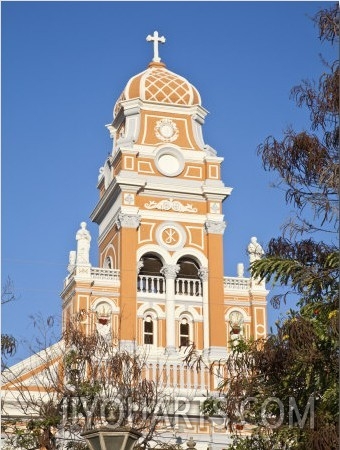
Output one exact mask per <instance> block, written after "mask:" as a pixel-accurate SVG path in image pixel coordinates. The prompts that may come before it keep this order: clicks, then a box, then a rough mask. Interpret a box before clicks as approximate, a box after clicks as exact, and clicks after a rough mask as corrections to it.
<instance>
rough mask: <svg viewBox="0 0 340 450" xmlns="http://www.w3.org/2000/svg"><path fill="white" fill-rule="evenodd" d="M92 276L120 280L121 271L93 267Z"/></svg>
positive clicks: (100, 278) (99, 278)
mask: <svg viewBox="0 0 340 450" xmlns="http://www.w3.org/2000/svg"><path fill="white" fill-rule="evenodd" d="M91 278H92V279H94V280H113V281H119V278H120V271H119V270H118V269H103V268H102V267H91Z"/></svg>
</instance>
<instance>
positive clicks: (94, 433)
mask: <svg viewBox="0 0 340 450" xmlns="http://www.w3.org/2000/svg"><path fill="white" fill-rule="evenodd" d="M81 435H82V436H83V437H84V438H85V439H86V441H87V443H88V445H89V446H90V449H91V450H131V449H132V448H133V447H134V445H135V443H136V442H137V440H138V439H139V438H140V437H141V436H142V434H141V433H140V432H139V431H137V430H134V429H133V428H129V427H118V428H113V427H110V426H107V427H102V428H98V429H96V430H89V431H85V432H84V433H82V434H81Z"/></svg>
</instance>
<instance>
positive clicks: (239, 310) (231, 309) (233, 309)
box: [224, 306, 251, 323]
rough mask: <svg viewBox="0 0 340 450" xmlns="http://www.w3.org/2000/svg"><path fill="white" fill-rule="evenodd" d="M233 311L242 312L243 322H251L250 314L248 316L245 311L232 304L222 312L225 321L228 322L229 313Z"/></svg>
mask: <svg viewBox="0 0 340 450" xmlns="http://www.w3.org/2000/svg"><path fill="white" fill-rule="evenodd" d="M233 312H239V313H240V314H242V317H243V319H244V322H245V323H250V322H251V316H248V314H247V312H246V311H245V310H244V309H243V308H240V307H238V306H233V307H232V308H230V309H228V311H227V312H226V313H225V314H224V320H225V322H228V323H229V317H230V314H231V313H233Z"/></svg>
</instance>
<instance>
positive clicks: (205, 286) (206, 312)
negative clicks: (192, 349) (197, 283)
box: [198, 267, 210, 353]
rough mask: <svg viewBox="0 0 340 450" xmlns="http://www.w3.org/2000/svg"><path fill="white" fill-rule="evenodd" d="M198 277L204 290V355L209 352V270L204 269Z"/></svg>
mask: <svg viewBox="0 0 340 450" xmlns="http://www.w3.org/2000/svg"><path fill="white" fill-rule="evenodd" d="M198 275H199V276H200V278H201V280H202V288H203V289H202V290H203V353H206V352H208V350H209V327H210V324H209V304H208V301H209V291H208V269H207V268H206V267H202V268H201V269H200V270H199V272H198Z"/></svg>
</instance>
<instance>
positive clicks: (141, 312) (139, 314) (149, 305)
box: [137, 302, 165, 319]
mask: <svg viewBox="0 0 340 450" xmlns="http://www.w3.org/2000/svg"><path fill="white" fill-rule="evenodd" d="M149 310H153V311H154V313H155V314H156V318H158V319H165V313H164V311H163V310H162V308H161V307H160V306H159V305H157V304H154V303H151V302H147V303H143V305H141V306H140V307H139V308H138V310H137V318H139V319H141V318H143V317H144V315H145V314H146V312H147V311H149Z"/></svg>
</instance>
